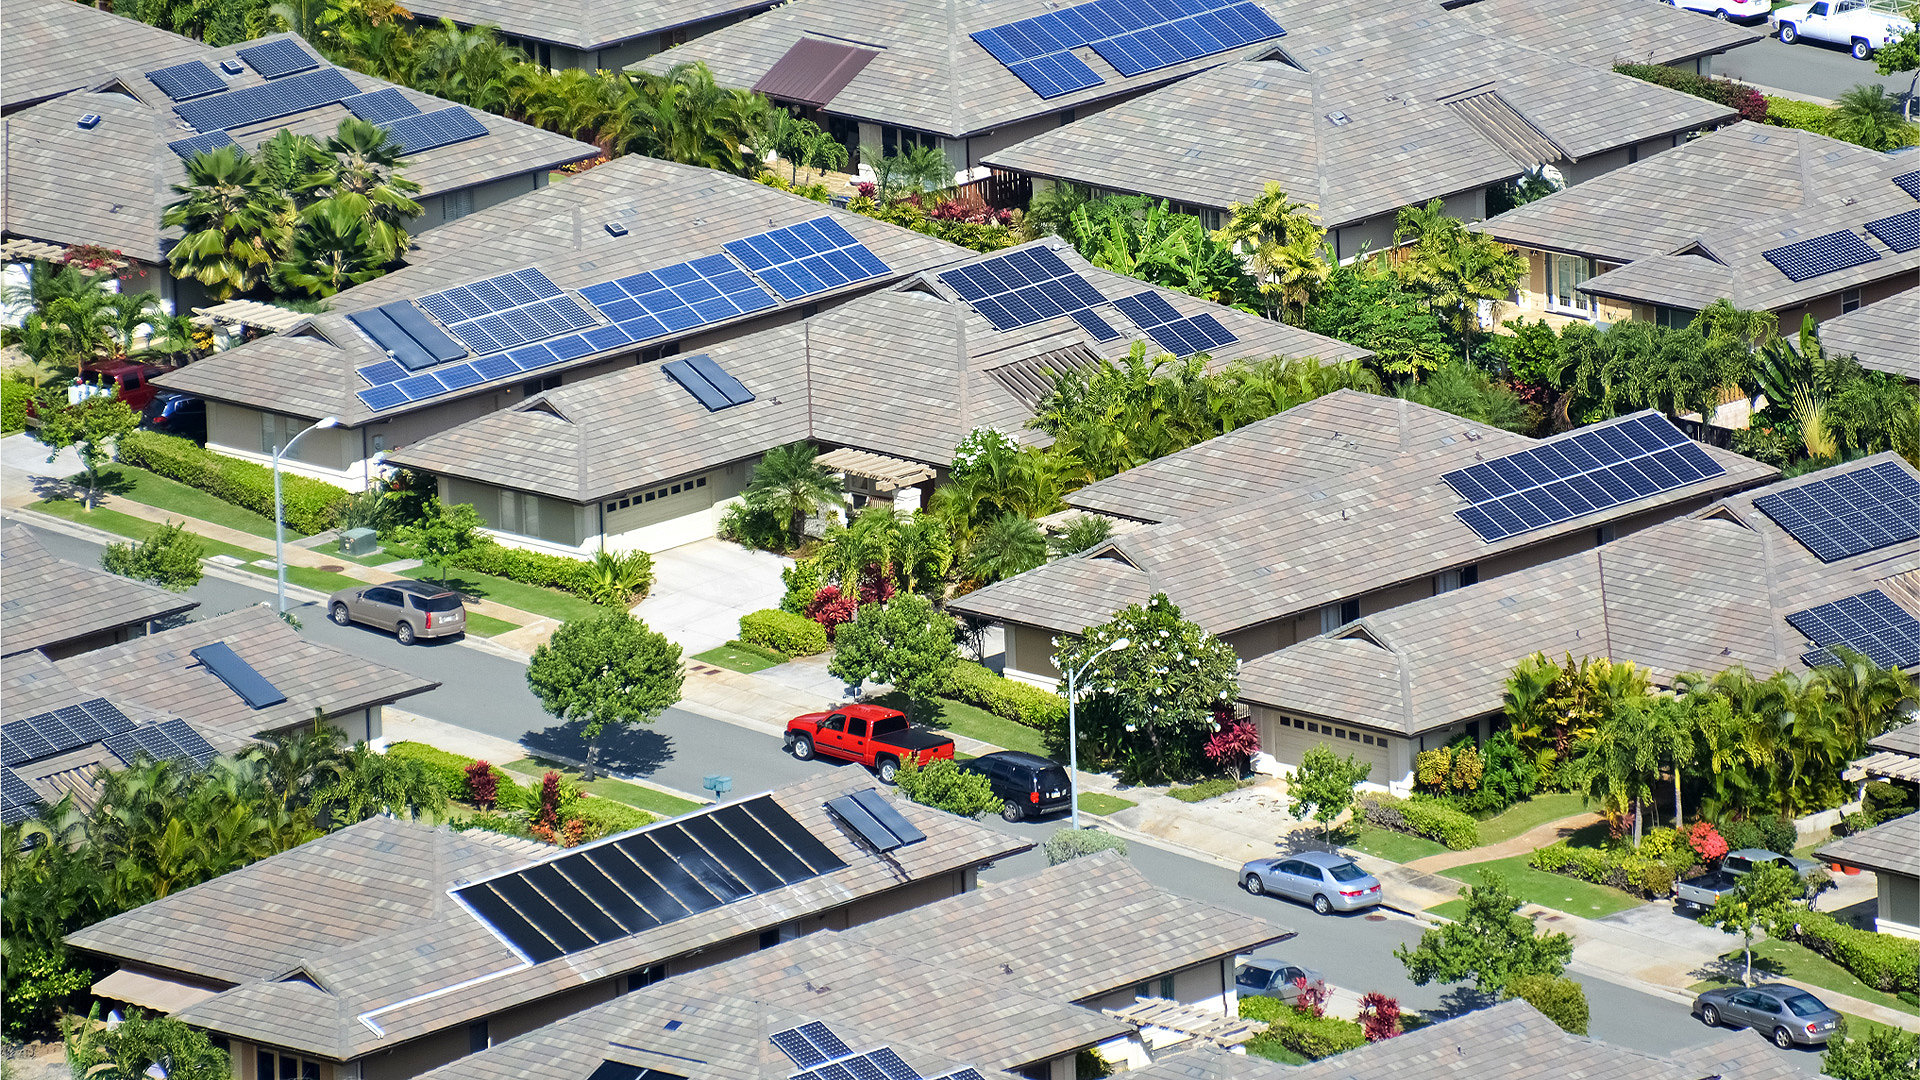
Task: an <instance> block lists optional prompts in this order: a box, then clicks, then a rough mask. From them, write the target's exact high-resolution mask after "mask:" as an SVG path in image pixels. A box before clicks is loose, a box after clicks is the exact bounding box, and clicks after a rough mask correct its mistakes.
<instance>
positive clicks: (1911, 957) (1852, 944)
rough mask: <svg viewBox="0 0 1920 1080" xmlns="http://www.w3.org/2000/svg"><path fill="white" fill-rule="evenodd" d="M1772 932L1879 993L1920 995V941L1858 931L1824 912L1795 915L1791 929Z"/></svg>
mask: <svg viewBox="0 0 1920 1080" xmlns="http://www.w3.org/2000/svg"><path fill="white" fill-rule="evenodd" d="M1769 932H1773V933H1777V935H1778V936H1781V937H1785V938H1788V939H1789V940H1793V941H1798V942H1799V943H1800V944H1802V945H1805V946H1806V947H1807V948H1809V949H1812V950H1813V951H1814V952H1817V953H1819V954H1820V955H1821V956H1824V957H1826V958H1827V959H1829V960H1831V961H1833V962H1834V963H1836V964H1839V965H1840V966H1841V967H1843V968H1846V969H1847V970H1848V971H1850V972H1852V973H1853V977H1854V978H1856V979H1859V980H1860V981H1861V982H1863V983H1866V984H1867V985H1868V986H1871V987H1873V988H1874V989H1876V990H1881V991H1884V992H1886V993H1889V994H1899V993H1908V994H1912V993H1916V992H1920V941H1910V940H1907V939H1905V938H1897V937H1894V936H1893V935H1891V934H1878V933H1874V932H1873V931H1871V930H1859V929H1855V928H1854V927H1851V926H1848V925H1846V924H1845V923H1842V922H1840V921H1839V920H1838V919H1835V918H1834V917H1833V916H1831V915H1828V914H1827V913H1826V912H1824V911H1795V912H1794V913H1793V917H1792V924H1791V925H1786V926H1780V927H1776V928H1774V929H1773V930H1771V931H1769Z"/></svg>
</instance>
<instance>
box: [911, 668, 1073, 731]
mask: <svg viewBox="0 0 1920 1080" xmlns="http://www.w3.org/2000/svg"><path fill="white" fill-rule="evenodd" d="M941 693H942V695H943V696H945V697H950V698H952V699H954V700H955V701H963V702H965V703H967V704H968V705H972V706H975V707H976V708H981V709H985V710H987V711H988V712H990V713H992V714H993V715H995V716H999V717H1003V718H1005V719H1008V720H1012V721H1013V722H1015V723H1017V724H1025V725H1026V726H1027V727H1030V728H1034V729H1036V730H1039V731H1045V730H1047V729H1048V728H1050V727H1054V726H1057V725H1060V724H1064V723H1066V722H1067V699H1066V698H1063V697H1061V696H1060V695H1059V694H1056V693H1054V692H1052V691H1051V690H1042V689H1040V688H1039V687H1037V686H1033V685H1030V684H1028V683H1023V682H1018V681H1016V680H1013V679H1009V678H1007V677H1006V676H1004V675H995V674H994V673H993V672H992V671H989V670H988V669H986V668H984V667H981V666H980V665H979V664H976V663H974V662H973V661H971V660H962V661H961V662H960V663H958V664H955V665H954V666H953V670H952V671H951V672H949V673H948V675H947V685H946V688H945V689H944V690H942V691H941Z"/></svg>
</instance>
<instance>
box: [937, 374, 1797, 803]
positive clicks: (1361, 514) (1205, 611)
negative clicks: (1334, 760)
mask: <svg viewBox="0 0 1920 1080" xmlns="http://www.w3.org/2000/svg"><path fill="white" fill-rule="evenodd" d="M1656 446H1658V447H1660V449H1654V447H1656ZM1563 451H1564V452H1565V453H1566V460H1564V461H1562V460H1560V459H1561V457H1562V454H1563ZM1323 455H1325V456H1324V457H1323ZM1602 455H1605V458H1604V460H1608V461H1614V462H1620V461H1622V455H1626V458H1625V464H1627V465H1629V466H1631V468H1629V469H1622V468H1621V466H1620V464H1617V463H1616V464H1611V465H1609V464H1601V463H1600V462H1601V461H1602V460H1603V459H1602ZM1654 459H1658V460H1659V461H1662V462H1670V463H1671V464H1672V465H1674V469H1666V468H1665V467H1664V466H1662V467H1661V468H1659V469H1654V470H1648V471H1650V472H1661V473H1663V474H1670V475H1664V476H1662V477H1660V478H1653V477H1648V478H1644V479H1643V478H1640V477H1638V476H1628V475H1627V474H1628V473H1638V472H1639V471H1640V464H1645V463H1647V462H1649V461H1651V460H1654ZM1680 460H1684V461H1685V462H1688V463H1690V464H1686V465H1682V464H1680ZM1636 462H1638V463H1640V464H1636ZM1523 466H1524V468H1523ZM1583 468H1584V469H1586V471H1581V470H1582V469H1583ZM1488 472H1497V473H1498V474H1501V475H1511V476H1513V477H1514V478H1515V479H1514V480H1512V481H1498V480H1490V481H1489V482H1490V483H1492V484H1495V485H1496V486H1501V490H1503V491H1506V490H1507V489H1508V488H1511V487H1514V486H1519V487H1520V488H1521V490H1520V491H1518V492H1508V493H1507V494H1503V495H1493V494H1492V493H1490V492H1487V491H1486V490H1484V489H1482V488H1479V487H1478V486H1476V485H1477V482H1476V481H1474V480H1473V479H1471V478H1472V477H1474V476H1478V475H1482V474H1485V473H1488ZM1776 475H1778V474H1777V473H1776V471H1775V470H1774V469H1772V468H1770V467H1768V466H1765V465H1761V464H1759V463H1758V462H1754V461H1751V460H1749V459H1747V458H1743V457H1741V456H1739V455H1737V454H1731V453H1728V452H1725V451H1722V450H1718V449H1715V448H1713V447H1710V446H1703V445H1700V444H1695V443H1691V442H1689V441H1687V439H1686V437H1685V436H1684V435H1682V434H1681V433H1680V432H1679V431H1678V429H1676V428H1674V427H1673V425H1672V424H1671V423H1669V422H1668V421H1667V420H1666V419H1664V418H1663V417H1661V416H1659V415H1658V414H1655V413H1636V414H1634V415H1632V416H1625V417H1620V418H1617V419H1615V420H1611V421H1607V422H1605V423H1602V424H1595V425H1592V426H1590V427H1587V428H1583V429H1580V430H1578V431H1571V432H1567V433H1565V434H1562V435H1557V436H1554V437H1553V438H1550V439H1543V440H1535V439H1529V438H1526V437H1524V436H1520V435H1515V434H1513V433H1511V432H1505V431H1498V430H1495V429H1491V428H1486V427H1483V426H1481V425H1478V424H1473V423H1471V422H1469V421H1465V420H1462V419H1460V418H1458V417H1453V416H1448V415H1446V414H1441V413H1437V412H1435V411H1433V410H1427V409H1424V408H1423V407H1421V406H1414V405H1409V404H1407V403H1404V402H1398V401H1394V400H1392V399H1380V398H1372V397H1369V396H1368V395H1363V394H1348V395H1346V396H1344V397H1341V398H1339V399H1338V400H1336V401H1332V402H1326V403H1320V402H1312V403H1308V404H1307V405H1303V406H1300V407H1298V408H1295V409H1291V410H1288V411H1287V412H1284V413H1281V414H1279V415H1278V416H1275V417H1272V418H1269V419H1268V420H1266V421H1262V422H1261V423H1259V424H1253V425H1249V426H1248V427H1246V428H1243V429H1241V430H1239V431H1235V432H1231V433H1229V434H1227V435H1224V436H1220V437H1217V438H1215V439H1213V440H1211V441H1210V443H1208V444H1202V445H1201V446H1198V447H1193V448H1190V449H1188V450H1186V451H1183V452H1181V453H1180V454H1175V455H1169V456H1168V457H1167V458H1164V459H1162V460H1161V461H1159V462H1151V463H1149V464H1147V465H1145V466H1142V467H1141V468H1140V469H1136V470H1131V471H1129V472H1127V473H1121V474H1120V475H1119V476H1117V477H1114V478H1111V479H1110V480H1107V481H1103V482H1101V483H1099V484H1094V485H1090V486H1089V487H1088V488H1087V489H1085V490H1084V491H1082V492H1076V493H1075V494H1074V495H1072V496H1070V497H1069V501H1070V502H1071V503H1073V504H1074V505H1076V506H1079V507H1081V508H1082V509H1085V510H1094V511H1098V512H1101V513H1104V514H1110V515H1116V516H1119V517H1121V518H1123V519H1132V520H1134V521H1141V522H1150V523H1152V524H1148V525H1146V526H1145V527H1141V528H1135V529H1132V530H1130V531H1126V532H1122V533H1120V534H1119V535H1117V536H1115V537H1113V538H1112V539H1111V540H1109V541H1108V542H1107V543H1105V544H1103V545H1101V546H1098V547H1095V548H1092V549H1090V550H1088V551H1087V552H1085V553H1083V554H1081V555H1077V556H1073V557H1070V558H1066V559H1059V560H1056V561H1054V562H1051V563H1048V564H1046V565H1044V566H1041V567H1038V568H1036V569H1034V570H1030V571H1028V572H1026V573H1024V574H1021V575H1019V576H1017V577H1013V578H1009V579H1007V580H1005V581H1001V582H996V583H995V584H992V585H989V586H987V587H985V588H983V589H980V590H978V591H977V592H973V593H969V594H967V595H966V596H963V597H960V598H958V599H956V600H954V601H953V602H952V603H951V604H950V605H949V608H950V609H951V610H952V611H954V612H956V613H960V614H965V615H970V616H973V617H975V618H979V619H983V620H987V621H989V622H997V623H1000V624H1002V625H1003V626H1004V627H1005V628H1006V643H1007V645H1006V649H1007V651H1006V673H1007V674H1008V675H1009V676H1011V677H1014V678H1019V679H1024V680H1027V681H1030V682H1034V683H1037V684H1040V685H1043V686H1050V685H1053V684H1054V683H1055V682H1056V680H1057V679H1058V678H1059V673H1058V671H1057V670H1056V669H1055V668H1054V666H1053V656H1052V654H1053V646H1052V639H1053V638H1054V637H1056V636H1060V635H1069V636H1071V635H1076V634H1079V633H1080V632H1082V631H1083V630H1084V629H1085V628H1086V627H1088V626H1091V625H1093V624H1095V623H1099V622H1103V621H1105V620H1106V619H1108V618H1109V617H1111V616H1112V615H1113V614H1114V613H1115V612H1117V611H1119V610H1120V609H1122V608H1124V607H1126V606H1128V605H1129V604H1139V603H1144V602H1146V601H1147V600H1148V599H1149V598H1150V597H1152V596H1153V595H1155V594H1156V593H1165V594H1167V596H1168V597H1169V599H1171V600H1172V601H1173V603H1174V604H1176V605H1178V606H1179V607H1180V609H1181V612H1182V614H1183V615H1184V617H1186V618H1188V619H1191V620H1193V621H1194V622H1196V623H1198V624H1199V625H1200V626H1201V627H1202V628H1203V629H1205V630H1207V631H1208V632H1209V633H1212V634H1214V635H1216V636H1218V637H1219V638H1220V639H1221V640H1222V641H1224V642H1226V643H1227V644H1228V645H1231V646H1232V647H1233V648H1234V650H1235V651H1236V652H1237V653H1239V655H1240V657H1241V658H1242V660H1246V661H1252V660H1254V659H1255V658H1257V657H1262V656H1266V655H1267V654H1269V653H1273V652H1275V651H1277V650H1281V649H1284V648H1286V647H1287V646H1289V645H1292V644H1294V643H1295V642H1298V641H1304V640H1307V639H1309V638H1313V637H1315V636H1316V635H1319V634H1323V633H1325V632H1327V631H1331V630H1333V629H1335V628H1337V627H1342V626H1346V625H1347V624H1349V623H1353V622H1355V621H1357V620H1361V619H1363V618H1368V617H1377V616H1378V615H1380V613H1383V612H1392V611H1393V610H1394V609H1396V608H1399V607H1401V606H1402V605H1405V604H1410V603H1412V602H1414V601H1417V600H1421V599H1424V598H1427V597H1433V596H1437V595H1440V594H1445V593H1450V592H1452V591H1453V590H1456V589H1459V588H1461V587H1463V586H1466V585H1470V584H1472V583H1474V582H1476V581H1479V582H1491V581H1495V580H1497V579H1499V578H1501V577H1502V576H1503V575H1508V574H1512V573H1515V572H1518V571H1522V570H1525V569H1527V568H1528V567H1534V566H1539V565H1540V564H1542V563H1547V562H1550V561H1552V560H1554V559H1557V558H1559V557H1561V556H1563V555H1569V554H1572V553H1574V552H1577V551H1581V550H1583V549H1588V548H1593V547H1596V546H1598V545H1600V544H1603V543H1606V542H1607V541H1609V540H1612V539H1614V538H1615V537H1618V536H1627V535H1629V534H1632V533H1634V532H1637V531H1639V530H1641V529H1644V528H1647V527H1648V526H1650V525H1653V524H1655V523H1657V522H1660V521H1663V520H1666V519H1668V518H1671V517H1675V516H1677V515H1682V514H1686V513H1689V512H1691V511H1693V510H1695V509H1698V508H1700V507H1703V506H1705V505H1707V504H1708V503H1710V502H1712V501H1713V500H1715V499H1718V498H1721V497H1722V496H1725V495H1727V494H1729V493H1731V492H1736V491H1739V490H1741V489H1743V488H1746V487H1749V486H1752V485H1754V484H1757V483H1761V482H1763V481H1765V480H1768V479H1770V478H1772V477H1774V476H1776ZM1544 477H1565V479H1549V480H1545V481H1544V483H1543V482H1542V478H1544ZM1601 481H1604V482H1605V486H1604V487H1602V486H1601ZM1571 487H1578V488H1580V489H1581V490H1583V491H1584V492H1586V494H1584V495H1579V496H1574V495H1571V494H1569V493H1568V492H1569V488H1571ZM1549 491H1551V492H1556V493H1558V494H1557V495H1556V496H1555V497H1554V498H1550V499H1548V500H1546V503H1548V504H1551V505H1542V506H1538V507H1536V506H1534V505H1533V504H1532V502H1531V500H1533V498H1534V497H1535V496H1534V495H1533V494H1529V493H1530V492H1531V493H1546V492H1549ZM1470 492H1471V493H1474V494H1473V495H1472V497H1471V499H1470V498H1469V496H1468V493H1470ZM1561 497H1565V499H1566V501H1565V502H1564V503H1562V502H1561V501H1560V498H1561ZM1509 500H1511V501H1509ZM1499 506H1511V507H1512V508H1513V510H1514V513H1513V514H1512V515H1511V516H1508V514H1507V511H1505V510H1492V511H1491V512H1494V513H1498V514H1499V515H1500V517H1501V522H1500V523H1499V524H1495V523H1494V522H1493V521H1492V520H1491V519H1489V518H1486V517H1483V516H1482V515H1483V514H1484V513H1487V512H1489V509H1490V508H1494V507H1499ZM1583 507H1584V508H1586V509H1584V510H1583V509H1581V508H1583ZM1367 738H1368V739H1373V738H1374V736H1372V735H1368V736H1367ZM1354 741H1355V742H1359V743H1361V745H1362V746H1376V748H1377V753H1379V754H1380V755H1382V756H1383V757H1382V761H1381V764H1382V766H1383V767H1384V765H1385V763H1386V761H1385V755H1387V754H1388V752H1389V751H1388V749H1387V748H1386V746H1384V745H1381V744H1379V743H1377V742H1376V743H1368V742H1366V741H1364V740H1362V739H1360V737H1359V736H1358V735H1356V736H1355V738H1354ZM1390 741H1391V742H1394V743H1401V744H1403V743H1404V742H1405V739H1404V737H1400V738H1395V739H1392V740H1390ZM1405 750H1406V748H1405V746H1404V745H1396V746H1394V747H1393V750H1392V752H1393V753H1404V752H1405ZM1269 752H1270V753H1271V752H1273V751H1272V750H1271V749H1270V750H1269Z"/></svg>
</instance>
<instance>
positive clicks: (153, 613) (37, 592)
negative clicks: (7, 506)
mask: <svg viewBox="0 0 1920 1080" xmlns="http://www.w3.org/2000/svg"><path fill="white" fill-rule="evenodd" d="M62 2H63V3H71V2H72V0H62ZM0 576H3V577H4V578H5V580H6V583H7V595H6V599H5V601H0V655H4V656H13V655H14V654H16V653H22V652H26V651H27V650H29V649H41V648H46V647H47V646H50V645H59V644H61V643H62V642H67V641H73V640H75V639H76V638H83V637H87V636H89V635H92V634H98V633H102V632H105V631H109V630H118V629H120V628H121V627H131V626H139V625H141V624H142V623H146V622H148V621H150V620H153V619H160V618H164V617H166V616H168V615H177V614H179V613H181V612H183V611H189V610H192V609H193V608H196V607H199V606H200V602H199V601H197V600H189V599H187V598H186V597H184V596H181V595H180V594H179V593H172V592H168V591H167V590H165V589H162V588H159V587H158V586H154V585H149V584H147V583H146V582H143V581H134V580H133V579H131V578H123V577H121V576H119V575H118V574H109V573H107V572H106V571H105V570H99V569H96V568H94V567H91V566H80V565H79V564H77V563H70V562H67V561H66V560H65V559H57V558H54V556H53V554H52V553H51V552H49V551H48V550H47V549H46V548H45V547H44V546H42V545H41V543H40V541H38V540H36V539H34V537H33V534H32V533H30V532H28V531H27V530H26V529H25V528H23V527H21V526H19V525H14V526H11V527H9V528H7V529H6V530H4V531H0Z"/></svg>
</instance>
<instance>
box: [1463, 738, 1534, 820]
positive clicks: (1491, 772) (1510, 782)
mask: <svg viewBox="0 0 1920 1080" xmlns="http://www.w3.org/2000/svg"><path fill="white" fill-rule="evenodd" d="M1480 762H1481V773H1480V787H1479V788H1478V789H1476V790H1475V791H1473V792H1472V793H1470V794H1468V795H1467V796H1466V797H1465V798H1463V799H1462V800H1461V807H1462V809H1465V810H1467V811H1469V812H1471V813H1475V814H1482V815H1487V816H1491V815H1494V814H1498V813H1500V812H1501V811H1503V810H1505V809H1507V808H1508V807H1510V806H1513V805H1514V804H1516V803H1520V802H1524V801H1525V800H1527V799H1530V798H1532V797H1533V794H1534V792H1535V791H1537V790H1538V789H1539V786H1540V771H1539V769H1537V768H1535V767H1534V764H1533V758H1532V756H1531V755H1529V754H1527V753H1526V752H1525V751H1523V750H1521V749H1520V744H1519V742H1518V741H1517V740H1515V739H1514V737H1513V732H1511V731H1506V730H1502V731H1498V732H1495V733H1494V734H1493V737H1492V738H1489V739H1488V740H1487V741H1486V742H1485V743H1482V744H1481V746H1480Z"/></svg>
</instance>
